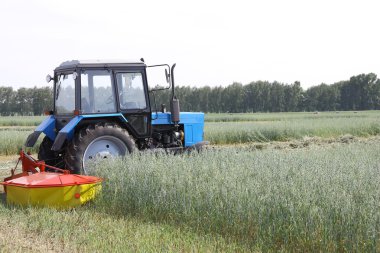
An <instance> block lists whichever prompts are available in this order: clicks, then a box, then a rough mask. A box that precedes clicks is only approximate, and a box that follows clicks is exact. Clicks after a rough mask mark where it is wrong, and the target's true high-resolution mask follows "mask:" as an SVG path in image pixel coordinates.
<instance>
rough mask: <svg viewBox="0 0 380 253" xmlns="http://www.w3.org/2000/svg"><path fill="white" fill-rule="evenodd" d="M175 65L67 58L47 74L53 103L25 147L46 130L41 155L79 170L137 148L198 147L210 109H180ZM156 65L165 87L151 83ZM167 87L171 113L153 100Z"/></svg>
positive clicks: (49, 162)
mask: <svg viewBox="0 0 380 253" xmlns="http://www.w3.org/2000/svg"><path fill="white" fill-rule="evenodd" d="M175 66H176V65H175V64H173V65H172V66H170V65H168V64H159V65H151V66H148V65H146V64H145V62H144V59H140V60H139V61H138V60H136V61H100V60H95V61H79V60H72V61H66V62H63V63H62V64H61V65H59V66H58V67H57V68H56V69H55V70H54V76H53V77H52V76H50V75H48V76H47V77H46V80H47V82H51V81H54V88H53V91H54V92H53V96H54V99H53V101H54V105H53V108H52V110H50V111H47V112H45V114H46V115H47V116H48V117H47V118H46V119H45V120H44V121H43V122H42V123H41V124H40V125H39V126H38V127H37V128H36V129H35V131H34V132H33V133H31V134H30V135H29V136H28V138H27V140H26V143H25V146H26V147H33V146H34V145H35V144H36V142H37V140H38V138H39V136H40V134H41V133H44V134H45V137H44V139H43V140H42V142H41V144H40V147H39V152H38V159H39V160H43V161H45V163H46V164H47V165H51V166H55V167H58V168H64V169H67V170H70V171H71V172H72V173H77V174H89V173H90V170H91V168H90V167H91V166H89V164H91V161H95V160H96V159H107V158H110V157H116V156H125V155H128V154H130V153H132V152H135V151H137V150H152V149H154V150H157V149H162V150H165V151H166V152H167V151H174V152H181V151H183V150H188V149H197V150H198V149H199V148H201V147H202V146H203V145H206V144H207V143H208V142H205V141H204V140H203V138H204V132H203V128H204V114H203V113H201V112H180V106H179V99H177V97H176V94H175V84H174V68H175ZM150 68H156V69H159V68H161V69H160V72H161V71H162V77H163V80H164V82H165V86H164V87H163V86H154V87H150V86H149V85H148V76H147V72H148V71H147V70H148V69H150ZM163 89H168V90H169V89H171V95H170V96H171V101H170V112H166V107H165V105H163V104H162V105H161V108H160V109H159V110H158V109H157V106H156V105H155V107H154V108H152V105H151V97H152V95H154V92H155V91H158V90H163ZM169 92H170V90H169ZM152 104H153V102H152ZM154 104H155V102H154Z"/></svg>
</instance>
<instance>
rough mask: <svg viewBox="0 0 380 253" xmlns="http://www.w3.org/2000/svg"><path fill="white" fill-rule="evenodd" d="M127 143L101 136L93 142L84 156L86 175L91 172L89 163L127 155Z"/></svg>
mask: <svg viewBox="0 0 380 253" xmlns="http://www.w3.org/2000/svg"><path fill="white" fill-rule="evenodd" d="M127 150H128V149H127V146H126V145H125V143H124V142H123V141H122V140H120V139H118V138H116V137H114V136H101V137H98V138H96V139H95V140H93V141H92V142H91V143H90V144H89V145H88V146H87V148H86V150H85V152H84V155H83V165H82V166H83V170H84V173H85V174H88V173H89V172H90V168H88V166H86V165H88V163H89V162H91V161H95V160H97V159H108V158H111V157H117V156H124V155H125V154H126V153H127Z"/></svg>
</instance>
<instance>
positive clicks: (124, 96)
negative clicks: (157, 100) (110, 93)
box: [116, 72, 147, 110]
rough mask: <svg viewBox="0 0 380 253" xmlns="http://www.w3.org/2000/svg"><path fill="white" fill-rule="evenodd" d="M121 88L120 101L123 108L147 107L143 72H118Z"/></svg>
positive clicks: (118, 81) (117, 77) (118, 82)
mask: <svg viewBox="0 0 380 253" xmlns="http://www.w3.org/2000/svg"><path fill="white" fill-rule="evenodd" d="M116 80H117V85H118V88H119V101H120V109H121V110H131V109H145V108H146V106H147V105H146V97H145V91H144V83H143V78H142V74H141V73H140V72H136V73H118V74H116Z"/></svg>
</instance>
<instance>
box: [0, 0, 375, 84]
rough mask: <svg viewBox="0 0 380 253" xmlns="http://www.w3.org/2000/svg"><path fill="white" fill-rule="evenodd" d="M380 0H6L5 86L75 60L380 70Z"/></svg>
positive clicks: (196, 77)
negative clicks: (135, 60)
mask: <svg viewBox="0 0 380 253" xmlns="http://www.w3.org/2000/svg"><path fill="white" fill-rule="evenodd" d="M379 7H380V2H379V1H372V0H361V1H351V0H347V1H339V0H317V1H312V0H309V1H305V0H287V1H283V0H265V1H256V0H251V1H240V0H233V1H232V0H230V1H223V0H220V1H207V0H202V1H198V0H192V1H178V0H177V1H174V0H173V1H169V0H160V1H157V0H156V1H154V0H152V1H150V0H143V1H136V0H135V1H129V0H122V1H117V0H107V1H104V0H103V1H97V0H92V1H80V0H65V1H56V0H25V1H23V0H1V1H0V86H13V87H15V88H18V87H33V86H46V85H47V83H46V82H45V77H46V75H47V74H51V75H52V74H53V70H54V68H55V67H57V66H58V65H59V64H60V63H61V62H63V61H66V60H74V59H140V58H141V57H143V58H144V59H145V62H146V63H147V64H148V65H152V64H159V63H169V64H172V63H177V67H176V72H175V80H176V84H177V85H190V86H197V87H200V86H204V85H209V86H219V85H221V86H225V85H228V84H231V83H233V82H240V83H243V84H247V83H249V82H251V81H257V80H267V81H271V82H272V81H275V80H276V81H279V82H283V83H293V82H295V81H300V82H301V85H302V87H304V88H308V87H310V86H314V85H318V84H321V83H327V84H331V83H334V82H337V81H341V80H348V79H349V78H350V77H351V76H353V75H357V74H361V73H370V72H373V73H376V74H380V34H379V29H378V26H379V24H380V15H379V14H378V10H379Z"/></svg>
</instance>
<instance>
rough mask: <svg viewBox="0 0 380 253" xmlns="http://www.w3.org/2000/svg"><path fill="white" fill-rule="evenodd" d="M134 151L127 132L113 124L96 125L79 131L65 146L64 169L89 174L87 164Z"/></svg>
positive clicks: (133, 144) (133, 145) (133, 143)
mask: <svg viewBox="0 0 380 253" xmlns="http://www.w3.org/2000/svg"><path fill="white" fill-rule="evenodd" d="M134 150H135V142H134V140H133V138H132V137H131V136H130V135H129V134H128V132H127V131H126V130H125V129H123V128H121V127H120V126H119V125H117V124H115V123H98V124H95V125H93V124H92V125H89V126H87V127H86V128H83V129H81V130H80V131H79V132H78V133H77V134H76V135H75V137H74V138H73V140H72V141H71V143H70V144H69V145H67V148H66V155H65V163H66V168H67V169H70V170H71V171H73V172H74V173H79V174H89V173H90V170H91V168H90V167H89V166H88V163H89V162H91V161H94V160H96V159H108V158H111V157H116V156H124V155H126V154H128V153H132V152H133V151H134Z"/></svg>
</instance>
